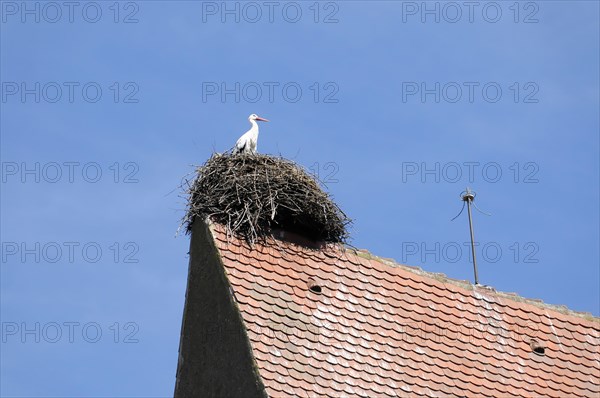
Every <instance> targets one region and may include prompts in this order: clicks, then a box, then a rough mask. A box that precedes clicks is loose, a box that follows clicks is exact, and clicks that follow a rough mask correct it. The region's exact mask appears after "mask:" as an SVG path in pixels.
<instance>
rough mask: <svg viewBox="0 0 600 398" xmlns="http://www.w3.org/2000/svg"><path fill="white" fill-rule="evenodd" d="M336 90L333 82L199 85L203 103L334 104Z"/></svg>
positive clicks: (337, 88)
mask: <svg viewBox="0 0 600 398" xmlns="http://www.w3.org/2000/svg"><path fill="white" fill-rule="evenodd" d="M339 91H340V87H339V85H338V84H337V83H336V82H324V83H321V82H310V83H299V82H294V81H286V82H278V81H264V82H257V81H252V82H224V81H220V82H202V102H203V103H209V102H212V103H219V102H220V103H222V104H226V103H236V104H239V103H240V102H245V103H250V104H255V103H258V102H263V103H270V104H273V103H275V102H285V103H290V104H295V103H298V102H312V103H323V104H337V103H338V102H339V98H338V96H337V95H338V93H339Z"/></svg>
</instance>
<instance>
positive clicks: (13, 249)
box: [0, 241, 140, 264]
mask: <svg viewBox="0 0 600 398" xmlns="http://www.w3.org/2000/svg"><path fill="white" fill-rule="evenodd" d="M1 249H2V253H1V254H0V257H1V258H2V264H7V263H10V264H14V263H21V264H32V263H34V264H56V263H68V264H74V263H78V264H82V263H85V264H95V263H98V262H100V261H101V260H103V259H104V260H105V261H109V262H112V263H115V264H116V263H122V264H137V263H139V262H140V260H139V258H138V253H139V251H140V246H139V244H138V243H137V242H111V243H100V242H90V241H88V242H81V241H65V242H24V241H20V242H17V241H13V242H11V241H3V242H2V243H1Z"/></svg>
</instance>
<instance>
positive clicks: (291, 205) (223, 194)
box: [183, 154, 351, 244]
mask: <svg viewBox="0 0 600 398" xmlns="http://www.w3.org/2000/svg"><path fill="white" fill-rule="evenodd" d="M320 185H322V184H320V182H318V181H317V180H316V179H315V178H314V177H312V176H311V175H310V174H308V173H307V172H306V171H304V170H303V169H302V168H301V167H300V166H298V165H296V164H295V163H293V162H292V161H289V160H286V159H283V158H278V157H273V156H267V155H259V154H238V155H230V154H213V156H212V157H211V158H210V159H209V160H208V161H207V162H206V163H205V164H204V165H202V166H200V167H199V168H198V169H197V170H196V174H195V179H194V180H193V182H191V183H190V182H189V181H188V183H187V189H186V194H187V213H186V215H185V216H184V219H183V223H184V225H185V226H186V231H187V233H190V231H191V228H192V224H193V222H194V220H195V218H196V217H202V218H204V217H210V218H211V219H212V220H213V221H215V222H218V223H220V224H223V225H225V226H226V227H227V230H228V231H229V232H231V233H233V234H236V235H238V236H241V237H243V238H244V239H245V240H246V241H247V242H248V243H250V244H253V243H254V242H256V241H257V240H259V239H261V240H262V239H264V238H265V237H266V236H268V235H270V232H271V230H272V229H273V228H276V229H282V230H286V231H291V232H295V233H298V234H300V235H302V236H305V237H307V238H309V239H312V240H314V241H324V242H330V243H345V242H346V241H347V239H348V237H349V234H348V231H347V226H348V225H349V224H350V223H351V220H350V219H349V218H348V217H347V216H346V215H345V214H344V212H343V211H342V210H341V209H340V208H339V207H338V206H337V205H336V204H335V203H334V202H333V201H332V200H331V198H330V197H329V195H328V194H327V193H325V192H324V191H323V190H322V189H321V186H320Z"/></svg>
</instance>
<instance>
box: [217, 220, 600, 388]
mask: <svg viewBox="0 0 600 398" xmlns="http://www.w3.org/2000/svg"><path fill="white" fill-rule="evenodd" d="M211 230H212V234H213V237H214V239H215V242H216V247H217V249H218V251H219V253H220V256H221V258H222V263H223V266H224V269H225V273H226V275H227V279H228V281H229V283H230V286H231V288H232V290H233V294H234V296H235V300H236V301H237V305H238V307H239V311H240V313H241V316H242V318H243V322H244V324H245V327H246V330H247V335H248V337H249V339H250V345H251V349H252V353H253V355H254V360H255V362H256V366H257V367H258V370H259V373H260V376H261V378H262V382H263V383H264V386H265V389H266V392H267V394H268V396H269V397H292V396H295V397H324V396H329V397H343V396H348V397H396V396H399V397H403V396H406V397H408V396H410V397H416V396H427V397H465V396H468V397H473V396H486V397H507V396H511V397H534V396H535V397H538V396H545V397H564V396H569V397H598V395H599V394H600V320H599V319H598V318H593V317H591V316H589V315H587V316H586V315H582V314H580V313H575V312H571V311H568V310H565V309H562V308H560V307H553V306H548V305H544V304H542V303H538V302H535V301H531V300H525V299H522V298H519V297H517V296H511V295H509V294H505V293H498V292H495V291H494V290H493V289H489V288H485V287H480V286H478V287H474V286H473V285H470V284H468V283H462V282H460V281H456V280H451V279H448V278H444V277H442V276H440V275H439V274H430V273H426V272H424V271H421V270H419V269H415V268H411V267H407V266H402V265H399V264H396V263H394V262H392V261H390V260H385V259H380V258H377V257H375V256H372V255H370V254H368V253H366V252H363V251H355V250H352V249H348V248H340V247H328V248H327V250H320V249H314V248H309V247H305V246H302V245H297V244H294V243H290V242H286V241H282V240H279V239H278V240H273V239H269V240H267V242H265V243H263V244H260V243H257V244H256V245H255V246H254V247H252V248H250V247H248V246H247V245H246V244H245V243H243V242H242V241H240V240H238V239H236V238H235V237H231V236H229V237H228V236H227V234H226V233H225V231H224V229H223V227H221V226H219V225H217V224H213V225H211ZM284 237H285V236H284ZM288 237H289V234H288ZM311 288H312V290H311ZM319 288H320V293H319V292H318V290H319ZM534 349H536V350H538V351H540V350H544V354H543V355H540V354H538V353H536V352H534Z"/></svg>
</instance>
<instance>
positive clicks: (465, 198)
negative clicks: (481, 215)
mask: <svg viewBox="0 0 600 398" xmlns="http://www.w3.org/2000/svg"><path fill="white" fill-rule="evenodd" d="M474 198H475V196H474V195H473V194H472V193H471V192H470V191H469V190H468V188H467V193H466V194H465V195H464V196H463V200H465V201H466V202H467V211H468V212H469V229H470V230H471V253H472V254H473V270H474V271H475V284H476V285H479V277H478V276H477V259H476V258H475V234H474V233H473V218H472V217H471V201H472V200H473V199H474Z"/></svg>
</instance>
